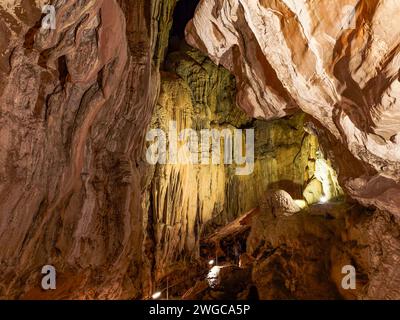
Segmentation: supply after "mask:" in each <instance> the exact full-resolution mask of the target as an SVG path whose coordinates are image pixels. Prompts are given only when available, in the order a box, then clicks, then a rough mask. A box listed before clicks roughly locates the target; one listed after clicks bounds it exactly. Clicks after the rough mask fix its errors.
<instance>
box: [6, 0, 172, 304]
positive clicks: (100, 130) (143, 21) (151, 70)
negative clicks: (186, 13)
mask: <svg viewBox="0 0 400 320" xmlns="http://www.w3.org/2000/svg"><path fill="white" fill-rule="evenodd" d="M43 4H44V1H33V0H23V1H21V0H15V1H6V2H4V1H3V2H2V3H1V4H0V29H1V36H0V47H1V55H0V212H1V215H0V247H1V250H0V273H1V281H0V282H1V285H0V297H2V298H5V297H6V298H117V297H119V298H121V297H122V298H124V297H137V296H140V295H141V293H142V290H143V289H142V281H141V279H142V277H143V276H145V270H146V268H145V267H143V263H144V262H143V261H142V250H143V248H142V239H143V234H144V231H145V227H144V225H146V221H145V220H144V219H143V212H142V207H141V190H142V189H141V175H142V174H141V171H142V170H143V169H142V168H141V167H140V165H139V162H138V159H139V158H140V156H141V154H142V148H143V141H144V140H143V139H144V135H145V132H146V129H147V126H148V124H149V122H150V119H151V114H152V110H153V107H154V105H155V101H156V99H157V96H158V90H159V71H158V65H159V64H160V60H162V58H163V51H164V49H165V47H166V45H167V43H166V41H165V37H166V35H168V32H169V30H168V27H170V21H171V14H172V12H171V11H172V9H171V8H173V6H174V4H175V1H157V0H154V1H147V0H139V1H126V0H119V1H116V0H104V1H103V0H87V1H58V0H56V1H52V4H54V5H55V8H56V29H55V30H51V29H50V30H44V29H42V28H41V20H42V19H41V18H42V14H41V5H43ZM168 21H169V22H168ZM47 264H51V265H53V266H55V267H56V270H57V277H58V278H57V279H58V282H57V290H54V291H53V290H52V291H51V292H45V291H42V290H41V289H40V281H41V278H42V275H41V268H42V266H44V265H47Z"/></svg>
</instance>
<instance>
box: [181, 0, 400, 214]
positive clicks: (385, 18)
mask: <svg viewBox="0 0 400 320" xmlns="http://www.w3.org/2000/svg"><path fill="white" fill-rule="evenodd" d="M399 12H400V2H399V1H396V0H391V1H379V0H374V1H369V0H362V1H356V0H339V1H328V0H324V1H297V0H279V1H267V0H240V1H229V0H201V2H200V4H199V6H198V8H197V11H196V15H195V17H194V19H193V20H192V21H191V22H190V23H189V25H188V27H187V29H186V38H187V40H188V42H189V43H190V44H191V45H193V46H195V47H197V48H199V49H201V50H202V51H204V52H205V53H207V54H208V55H209V56H210V57H211V59H212V60H213V61H214V62H215V63H217V64H222V65H223V66H225V67H226V68H227V69H229V70H230V71H231V72H232V73H233V74H234V75H235V76H236V79H237V82H238V96H237V100H238V103H239V105H240V106H241V107H242V108H243V109H244V110H245V111H246V112H247V113H248V114H249V115H251V116H253V117H262V118H265V119H274V118H277V117H282V116H285V115H287V114H291V113H293V112H294V111H295V110H297V109H302V110H303V111H305V112H306V113H308V114H309V115H310V116H311V117H312V118H313V121H314V122H315V123H316V125H315V126H316V128H314V130H315V131H316V132H319V135H320V136H329V139H325V141H323V143H324V142H325V143H324V147H325V148H326V149H327V150H329V151H330V158H331V159H332V160H334V162H335V164H336V166H337V167H338V168H339V173H340V178H341V180H342V182H343V185H344V186H345V187H346V189H347V192H348V193H349V194H350V195H352V196H353V197H354V198H356V199H358V200H359V201H360V202H361V203H363V204H365V205H375V206H377V207H379V208H381V209H386V210H388V211H390V212H392V213H394V214H396V215H400V198H399V197H398V195H399V193H400V184H399V181H400V180H399V179H400V138H399V132H400V100H399V98H400V81H399V74H400V73H399V68H400V50H399V46H400V23H399V22H398V13H399ZM322 127H323V128H322ZM350 167H351V170H349V168H350Z"/></svg>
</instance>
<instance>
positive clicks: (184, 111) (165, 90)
mask: <svg viewBox="0 0 400 320" xmlns="http://www.w3.org/2000/svg"><path fill="white" fill-rule="evenodd" d="M165 69H166V70H165V71H164V72H162V75H161V89H160V97H159V100H158V102H157V106H156V108H155V110H154V115H153V118H152V122H151V126H150V129H162V130H163V131H164V132H166V133H168V130H169V125H170V122H171V121H176V126H177V131H178V132H180V131H181V130H182V129H188V128H191V129H194V130H196V131H197V132H198V133H199V132H200V130H202V129H207V128H212V129H218V130H222V129H234V128H254V130H255V148H254V149H255V163H254V171H253V172H252V173H251V174H250V175H243V176H240V175H236V173H235V166H234V165H224V164H219V165H215V164H211V163H210V164H209V165H204V164H157V165H155V166H150V167H149V172H150V175H149V176H147V177H146V183H147V188H148V192H147V193H146V198H145V201H144V202H143V205H144V207H145V211H146V212H148V213H149V220H151V221H152V222H153V224H152V229H151V230H148V234H147V235H146V238H147V240H148V243H149V246H150V247H153V248H154V249H153V250H150V249H149V250H148V258H149V260H150V261H153V264H154V270H153V276H152V278H153V279H154V280H155V282H154V283H153V285H157V283H159V282H160V281H161V280H162V279H163V278H165V276H166V275H168V274H171V273H174V272H175V273H176V270H177V269H178V270H180V268H182V266H184V265H185V263H190V261H191V262H192V263H196V261H197V260H198V258H199V242H200V240H201V238H202V237H204V236H205V235H207V234H208V233H210V232H213V231H214V230H216V229H217V228H218V227H220V226H223V225H225V224H227V223H228V222H230V221H232V220H234V219H235V218H237V217H238V216H240V215H242V214H244V213H245V212H247V211H249V210H251V209H253V208H255V207H257V206H259V204H260V202H261V201H262V199H264V197H265V195H266V194H267V193H268V192H269V191H270V190H276V189H285V190H287V191H288V192H290V194H291V195H292V196H293V197H294V198H296V199H299V200H303V202H304V200H305V199H307V200H309V202H310V204H312V203H315V202H318V201H319V200H320V198H321V197H322V193H323V191H322V184H321V182H320V181H319V180H318V179H317V178H316V175H315V170H316V163H317V158H318V156H317V153H318V150H319V144H318V139H317V138H316V137H315V136H314V135H312V134H309V133H307V132H306V131H305V129H304V126H305V123H306V117H305V115H304V114H303V113H298V114H296V115H293V116H291V117H288V118H287V119H284V120H274V121H270V122H266V121H263V120H252V119H250V118H249V117H248V116H246V114H245V113H244V112H243V111H241V110H240V109H239V108H238V107H237V105H236V100H235V97H236V95H235V92H236V85H235V79H234V78H233V77H232V76H231V75H230V74H229V72H228V71H227V70H225V69H224V68H223V67H217V66H215V65H214V64H213V63H212V62H211V61H210V60H209V59H208V58H206V57H205V56H204V55H203V54H201V53H200V52H199V51H198V50H195V49H191V48H189V47H188V46H186V45H184V44H182V45H181V48H180V50H179V51H175V52H172V53H170V54H169V55H168V56H167V58H166V61H165ZM199 136H200V135H199ZM167 137H168V134H167ZM152 143H153V140H152V141H151V142H148V146H149V147H150V145H151V144H152ZM223 147H224V145H223V143H222V148H223ZM166 152H167V153H168V150H166ZM321 158H322V156H321ZM320 160H321V159H318V161H320ZM326 166H327V167H328V168H329V165H328V164H326ZM333 179H335V177H333ZM320 180H321V179H320ZM328 189H329V190H332V192H331V193H330V194H331V196H330V198H335V197H338V196H340V195H341V190H340V187H339V186H338V184H337V180H335V183H333V184H332V185H330V186H329V187H328ZM303 193H304V196H305V198H304V196H303Z"/></svg>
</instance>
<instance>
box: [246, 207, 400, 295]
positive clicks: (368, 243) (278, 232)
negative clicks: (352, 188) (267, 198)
mask: <svg viewBox="0 0 400 320" xmlns="http://www.w3.org/2000/svg"><path fill="white" fill-rule="evenodd" d="M398 223H399V221H398V220H396V218H394V217H393V216H392V215H390V214H388V213H384V212H380V211H376V212H373V211H367V210H366V209H365V208H362V207H359V206H355V205H353V206H349V205H346V204H340V203H336V204H335V203H333V204H329V205H326V204H325V205H316V206H314V207H311V208H309V209H307V210H304V211H302V212H300V213H297V214H295V215H291V216H285V215H281V216H277V217H275V216H274V215H273V214H272V211H271V209H269V208H266V209H264V210H262V211H261V212H260V214H259V215H257V216H255V217H254V218H253V223H252V229H251V233H250V235H249V237H248V239H247V252H248V254H249V255H252V256H253V257H254V258H255V259H256V260H255V262H253V276H252V279H253V282H254V284H255V285H256V287H257V289H258V293H259V296H260V298H261V299H341V298H345V299H399V297H400V292H399V290H398V283H399V281H400V272H399V270H398V268H397V267H396V266H397V265H398V262H397V261H398V259H399V252H400V242H399V238H398V235H399V227H398ZM345 265H352V266H354V267H355V269H356V272H357V276H356V280H357V282H356V289H355V290H344V289H343V288H342V285H341V282H342V279H343V277H344V275H343V273H342V268H343V266H345Z"/></svg>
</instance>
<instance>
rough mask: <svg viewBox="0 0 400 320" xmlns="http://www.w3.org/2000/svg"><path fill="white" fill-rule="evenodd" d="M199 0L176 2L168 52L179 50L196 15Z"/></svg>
mask: <svg viewBox="0 0 400 320" xmlns="http://www.w3.org/2000/svg"><path fill="white" fill-rule="evenodd" d="M199 2H200V1H199V0H179V1H178V3H177V4H176V7H175V10H174V16H173V24H172V28H171V34H170V38H169V49H168V52H173V51H177V50H178V49H179V45H180V44H181V43H182V42H183V41H185V28H186V26H187V24H188V23H189V21H190V20H191V19H192V18H193V17H194V13H195V11H196V8H197V5H198V4H199Z"/></svg>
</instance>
